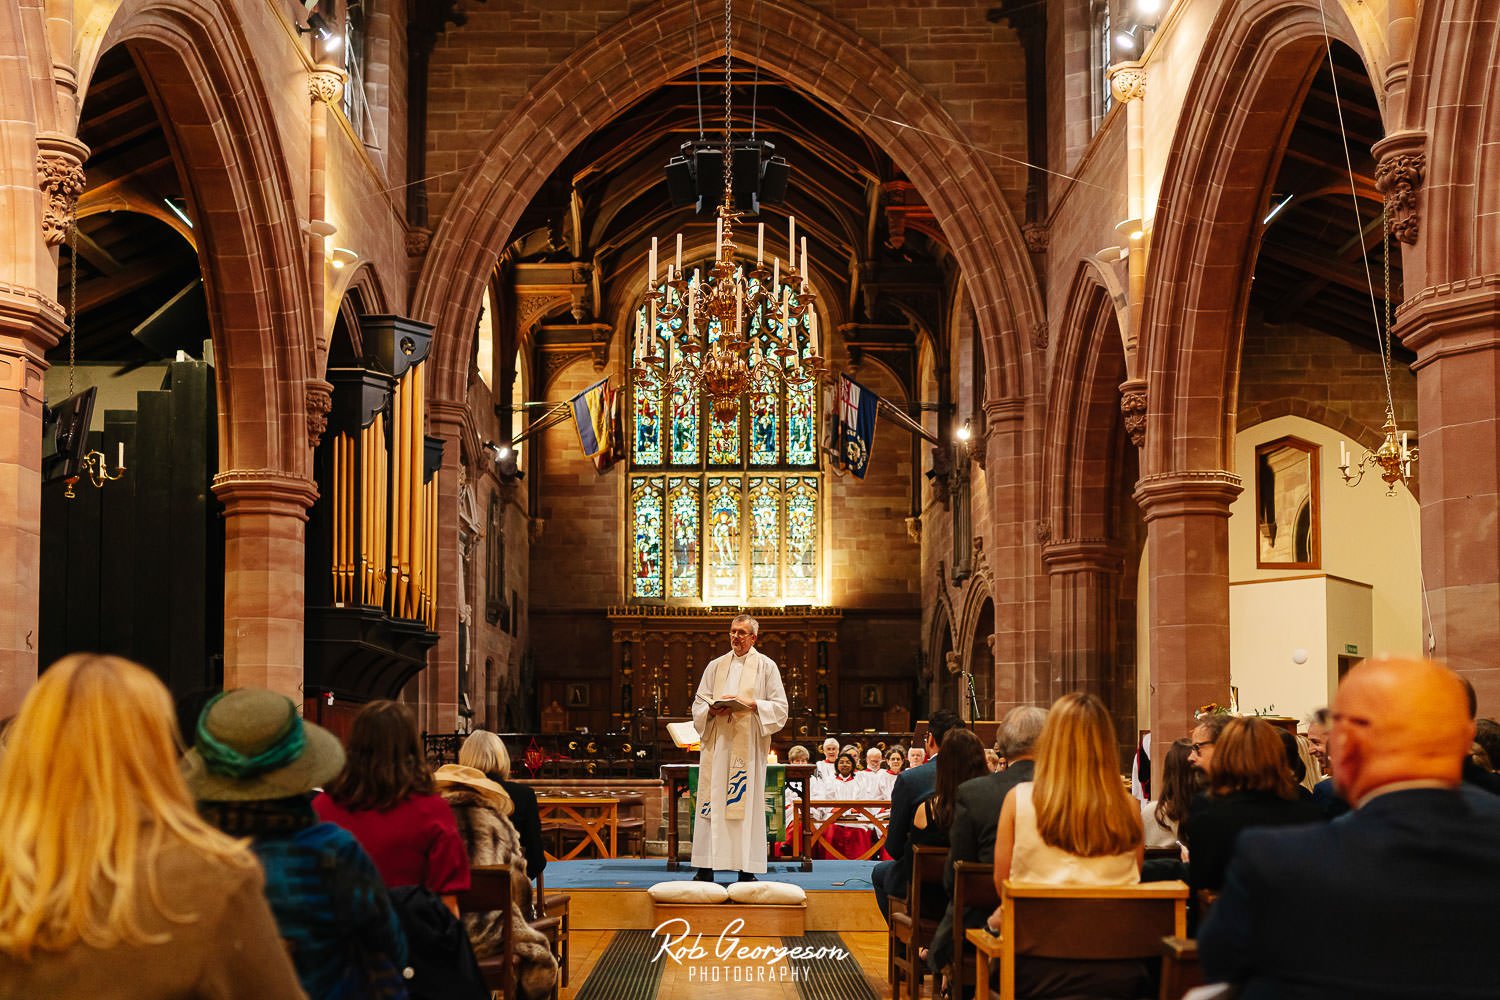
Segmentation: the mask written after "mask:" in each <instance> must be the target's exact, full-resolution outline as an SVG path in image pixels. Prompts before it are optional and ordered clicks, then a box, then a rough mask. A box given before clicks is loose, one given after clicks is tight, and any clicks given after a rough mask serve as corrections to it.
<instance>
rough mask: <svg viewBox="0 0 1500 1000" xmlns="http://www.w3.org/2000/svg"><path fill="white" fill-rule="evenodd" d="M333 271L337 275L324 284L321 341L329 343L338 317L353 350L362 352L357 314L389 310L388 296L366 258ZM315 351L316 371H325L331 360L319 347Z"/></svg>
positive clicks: (374, 269) (372, 313)
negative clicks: (317, 350) (318, 358)
mask: <svg viewBox="0 0 1500 1000" xmlns="http://www.w3.org/2000/svg"><path fill="white" fill-rule="evenodd" d="M335 273H336V275H337V277H336V278H335V279H334V280H333V281H332V282H331V283H330V284H329V286H328V297H327V309H328V312H327V315H326V316H325V317H324V319H323V338H322V339H323V343H325V344H328V343H331V341H332V338H333V330H334V326H335V324H336V323H337V322H338V320H339V318H340V317H342V318H343V320H344V325H345V327H346V328H347V329H348V331H349V337H350V340H351V341H352V342H353V346H354V347H355V349H356V351H359V352H363V345H362V344H361V342H360V329H359V318H360V317H361V316H370V315H381V314H383V313H389V312H390V311H391V306H390V296H389V295H387V294H386V288H385V283H384V282H383V281H381V279H380V272H379V270H378V269H377V268H376V267H375V265H374V264H372V263H371V262H369V261H360V262H359V263H358V264H356V265H355V266H354V267H346V268H344V269H343V270H342V271H338V272H335ZM319 353H320V354H321V358H320V363H319V366H318V367H319V368H320V369H321V371H320V372H319V374H320V375H327V374H328V367H329V365H330V364H332V355H331V352H330V351H328V350H323V351H321V352H319Z"/></svg>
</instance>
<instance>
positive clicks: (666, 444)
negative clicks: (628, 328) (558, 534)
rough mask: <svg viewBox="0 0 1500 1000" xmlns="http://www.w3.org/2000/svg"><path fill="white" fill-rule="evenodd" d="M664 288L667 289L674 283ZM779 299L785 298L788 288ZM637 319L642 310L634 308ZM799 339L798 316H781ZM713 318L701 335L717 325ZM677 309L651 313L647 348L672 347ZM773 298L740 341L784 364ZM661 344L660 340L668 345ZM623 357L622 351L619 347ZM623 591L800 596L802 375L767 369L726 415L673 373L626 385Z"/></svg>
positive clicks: (671, 356)
mask: <svg viewBox="0 0 1500 1000" xmlns="http://www.w3.org/2000/svg"><path fill="white" fill-rule="evenodd" d="M664 291H665V292H666V294H667V295H668V296H675V292H673V291H671V290H667V289H665V288H664ZM789 301H790V302H791V304H792V305H793V307H795V306H796V296H795V295H791V296H790V297H789ZM638 316H639V318H640V322H641V323H643V324H644V323H646V322H647V319H648V317H649V312H648V310H647V309H645V308H642V309H640V310H638ZM790 325H791V327H792V333H793V336H794V338H795V341H796V343H797V344H798V345H799V347H804V348H805V347H806V346H807V345H808V343H809V337H808V334H807V329H806V325H805V321H804V319H799V318H797V317H795V316H792V317H790ZM720 332H721V331H720V329H719V324H718V322H717V321H715V322H714V323H713V324H712V325H711V327H710V329H709V330H708V331H707V334H708V340H709V342H710V343H713V342H714V341H716V340H717V339H718V337H719V335H720ZM685 335H686V331H685V323H684V320H683V318H682V317H680V316H679V317H677V318H674V319H673V320H670V321H668V320H663V319H658V321H657V322H656V323H655V325H654V328H653V329H652V330H650V331H649V336H650V337H651V347H650V351H649V353H651V354H655V355H658V356H660V357H661V358H662V359H663V360H667V361H669V362H673V361H680V359H681V358H682V357H683V354H684V352H683V351H682V345H683V344H684V343H685V342H686V341H685ZM781 335H782V320H781V313H780V310H779V308H776V309H768V310H765V311H764V312H762V313H757V314H755V315H753V316H752V317H751V319H750V325H749V327H748V329H747V330H746V339H747V340H749V341H750V343H751V344H752V345H753V347H754V348H755V351H756V353H757V355H758V356H760V357H764V358H766V359H768V360H769V361H771V362H772V363H773V364H780V365H783V366H785V365H786V364H787V362H788V361H789V360H791V359H788V358H784V357H781V356H780V355H778V354H777V353H776V348H777V347H778V346H779V344H780V343H781V341H780V337H781ZM669 344H670V346H669ZM631 360H632V363H633V362H634V354H633V352H632V356H631ZM631 398H632V409H631V414H632V420H633V430H632V433H631V441H632V447H631V456H630V457H631V463H632V466H633V468H634V469H635V470H636V471H635V472H634V473H633V474H632V475H631V477H630V480H629V482H630V495H629V499H628V504H629V511H630V516H629V523H630V525H631V528H630V571H629V578H630V583H629V585H628V587H627V590H628V592H629V594H630V599H631V600H647V601H665V602H669V603H671V602H702V603H708V604H745V603H749V604H774V603H778V602H791V603H798V604H802V603H812V602H814V601H816V600H817V597H818V589H819V588H818V580H819V578H820V572H821V557H820V555H819V552H820V551H821V549H820V545H821V532H820V529H819V523H820V520H819V518H820V513H821V511H820V508H819V504H820V503H821V499H820V492H819V491H820V488H821V479H820V476H819V475H818V471H817V468H818V448H817V399H818V390H817V386H816V384H814V383H811V382H809V383H808V384H806V385H802V386H793V385H787V384H785V383H784V382H782V381H781V380H780V379H778V378H776V377H775V376H774V375H772V374H770V373H769V372H767V373H765V374H764V375H762V377H761V378H760V379H759V380H758V381H757V382H756V384H754V385H752V386H751V387H750V389H749V391H747V392H746V393H745V394H744V395H743V396H741V397H740V399H739V400H738V402H737V404H736V406H735V410H734V414H733V416H732V418H731V419H729V420H722V421H721V420H718V419H716V418H715V417H714V414H713V412H712V409H711V407H710V405H709V401H708V399H707V398H706V397H704V396H703V395H702V394H701V393H695V392H693V391H692V390H691V389H690V387H689V384H688V382H687V381H686V379H685V378H683V379H679V380H676V381H673V382H671V383H663V381H662V380H661V376H660V375H658V374H656V373H651V374H647V375H644V376H642V377H640V378H637V379H635V380H634V381H633V384H632V386H631Z"/></svg>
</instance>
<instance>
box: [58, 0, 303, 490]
mask: <svg viewBox="0 0 1500 1000" xmlns="http://www.w3.org/2000/svg"><path fill="white" fill-rule="evenodd" d="M80 37H81V38H83V39H84V43H83V44H84V46H85V50H84V51H82V52H80V53H79V64H80V74H79V75H80V79H86V78H87V77H88V75H89V74H90V73H91V72H92V70H93V67H94V66H95V65H96V64H97V62H98V57H99V55H100V54H101V53H103V52H105V51H107V50H108V49H110V48H112V47H113V46H115V45H119V44H128V45H130V46H131V48H132V49H133V50H134V51H136V52H137V53H139V54H140V56H141V58H140V59H139V60H138V62H139V65H140V67H141V75H142V77H143V79H144V81H145V83H146V87H147V89H148V91H149V92H150V93H151V95H152V99H153V101H154V102H155V104H156V106H157V112H158V115H159V116H160V118H161V123H162V128H163V130H164V131H165V132H166V134H167V140H168V142H169V144H170V145H171V147H172V150H173V154H174V158H175V159H176V160H177V162H178V167H179V170H180V172H181V176H182V178H183V181H184V184H185V187H186V190H187V194H188V197H189V199H190V203H191V209H192V213H193V215H194V217H195V219H196V220H197V224H198V227H197V228H198V231H199V232H200V233H201V234H202V235H201V237H200V242H199V259H200V262H201V267H202V269H203V273H204V279H205V281H204V285H205V290H206V292H207V297H208V311H209V316H210V320H211V324H212V329H213V334H214V345H215V350H216V352H217V353H218V356H219V359H220V363H219V364H218V365H217V366H216V367H215V371H216V375H217V379H218V383H219V393H220V396H219V398H220V412H219V449H220V455H219V465H220V468H221V470H224V471H229V470H246V471H248V470H260V471H266V470H269V471H271V472H275V473H281V474H283V475H290V476H294V477H299V478H306V477H307V475H308V472H309V469H310V465H309V463H310V461H311V451H310V449H309V448H308V442H307V434H306V431H305V429H304V421H303V420H301V419H296V418H298V417H300V416H301V415H302V414H303V412H304V409H305V403H304V391H305V384H306V381H307V379H308V377H309V376H310V375H311V374H312V366H313V357H314V337H313V336H312V330H311V326H310V317H309V315H308V309H307V302H306V295H305V287H304V286H305V273H304V269H305V264H304V260H305V257H304V255H303V253H302V250H301V246H302V237H301V230H300V227H299V226H298V223H297V213H296V207H295V202H294V199H293V194H292V192H293V191H294V186H293V185H292V182H291V177H290V174H289V161H288V158H287V156H286V155H285V152H284V150H283V148H282V146H281V143H280V141H279V138H278V133H277V130H276V126H275V119H274V116H273V115H272V112H271V108H270V105H269V101H268V100H267V96H266V88H265V85H264V83H263V81H262V80H261V79H260V78H259V76H258V75H257V74H256V73H255V70H254V69H253V67H254V66H255V65H256V62H255V60H254V59H253V58H252V53H251V52H250V50H249V47H248V45H247V42H246V33H245V26H244V24H243V23H242V18H241V15H240V13H239V12H238V10H237V8H236V7H235V6H234V5H232V4H227V3H202V2H197V0H167V2H155V0H127V2H125V3H122V4H120V5H119V6H118V7H117V8H116V9H115V10H114V11H110V10H108V9H107V8H103V7H101V8H96V9H95V11H94V12H93V13H92V15H91V17H90V19H89V21H88V22H86V24H85V25H84V26H83V30H82V31H81V33H80ZM81 105H82V102H81V101H80V107H81ZM268 362H269V363H268Z"/></svg>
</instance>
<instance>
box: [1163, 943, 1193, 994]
mask: <svg viewBox="0 0 1500 1000" xmlns="http://www.w3.org/2000/svg"><path fill="white" fill-rule="evenodd" d="M1202 985H1203V967H1202V966H1201V965H1199V964H1198V942H1197V941H1194V940H1192V939H1191V938H1180V937H1164V938H1162V939H1161V994H1160V997H1161V1000H1182V995H1183V994H1184V993H1186V992H1187V991H1188V990H1190V989H1192V988H1193V987H1195V986H1202Z"/></svg>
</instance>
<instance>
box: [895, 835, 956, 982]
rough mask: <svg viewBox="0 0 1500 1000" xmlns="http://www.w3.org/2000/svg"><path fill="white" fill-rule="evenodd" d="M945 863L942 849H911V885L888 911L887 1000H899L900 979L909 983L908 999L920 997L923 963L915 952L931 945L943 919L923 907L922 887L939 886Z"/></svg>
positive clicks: (945, 849)
mask: <svg viewBox="0 0 1500 1000" xmlns="http://www.w3.org/2000/svg"><path fill="white" fill-rule="evenodd" d="M947 860H948V848H946V847H922V846H914V847H913V848H912V858H911V883H910V884H909V885H908V886H907V889H906V901H905V903H904V904H903V905H902V906H901V907H900V908H899V909H897V908H896V907H894V906H893V907H892V909H891V925H890V936H889V941H888V942H887V943H888V946H889V949H890V952H889V958H888V960H887V966H886V968H887V970H888V972H889V975H890V981H891V1000H901V983H902V980H905V981H907V982H909V983H910V984H911V996H912V1000H916V998H918V997H920V996H921V995H922V979H923V978H924V977H925V976H926V975H927V963H926V962H924V961H922V959H921V958H920V957H918V955H917V952H918V951H919V950H920V949H922V948H926V947H928V946H929V945H931V944H932V935H933V932H934V931H936V930H937V925H938V922H939V921H940V920H942V919H943V911H942V908H939V909H938V911H937V912H936V913H932V912H929V911H930V910H931V909H932V907H930V906H927V905H924V903H923V899H922V897H923V895H924V893H923V891H922V890H923V888H924V887H925V888H928V889H929V890H930V889H931V887H932V886H939V887H941V886H942V884H943V866H944V865H945V864H946V863H947ZM897 944H900V945H902V946H903V949H902V954H901V955H900V956H897V954H896V945H897Z"/></svg>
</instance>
